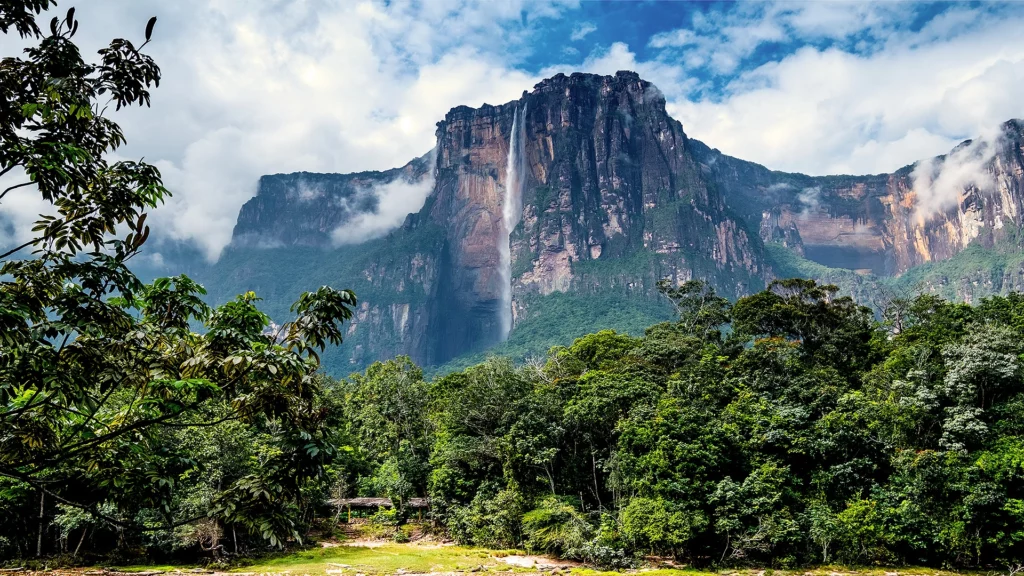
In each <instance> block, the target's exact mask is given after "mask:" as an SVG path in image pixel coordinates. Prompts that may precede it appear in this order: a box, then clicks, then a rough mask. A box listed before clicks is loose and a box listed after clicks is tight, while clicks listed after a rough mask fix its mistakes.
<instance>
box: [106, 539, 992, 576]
mask: <svg viewBox="0 0 1024 576" xmlns="http://www.w3.org/2000/svg"><path fill="white" fill-rule="evenodd" d="M516 553H518V554H522V552H517V551H512V550H489V549H484V548H470V547H465V546H438V545H436V544H420V543H410V544H394V543H380V544H377V545H374V546H335V547H330V548H315V549H309V550H302V551H299V552H292V553H289V554H285V555H281V556H277V557H273V558H270V559H262V560H257V561H255V562H254V563H253V564H251V565H248V566H241V567H237V568H233V569H232V570H231V572H235V573H239V574H260V575H263V574H288V575H291V576H356V575H358V574H363V575H366V576H371V575H373V576H376V575H384V574H407V573H414V574H423V573H456V572H461V573H473V572H481V573H485V572H486V573H492V574H493V573H497V572H501V573H506V574H507V573H532V574H538V572H537V570H536V569H535V568H523V567H515V566H511V565H508V564H506V563H504V562H503V561H502V560H501V558H503V557H505V556H508V555H509V554H516ZM175 569H176V568H175V567H173V566H131V567H124V568H118V570H121V571H125V572H131V571H144V570H162V571H165V572H173V571H175ZM178 569H181V568H178ZM548 573H551V572H550V570H549V571H548ZM557 573H558V574H565V575H566V576H622V575H623V574H636V575H638V576H956V575H965V574H967V575H976V576H994V575H996V574H1000V573H1001V572H1000V571H988V572H983V571H964V572H954V571H948V570H936V569H933V568H916V567H906V568H885V567H856V568H853V567H844V566H819V567H816V568H794V569H782V570H780V569H775V570H772V569H762V568H736V569H733V568H725V569H719V570H714V571H711V570H697V569H691V568H641V569H638V570H628V571H604V570H597V569H594V568H588V567H578V568H572V569H565V570H559V571H557Z"/></svg>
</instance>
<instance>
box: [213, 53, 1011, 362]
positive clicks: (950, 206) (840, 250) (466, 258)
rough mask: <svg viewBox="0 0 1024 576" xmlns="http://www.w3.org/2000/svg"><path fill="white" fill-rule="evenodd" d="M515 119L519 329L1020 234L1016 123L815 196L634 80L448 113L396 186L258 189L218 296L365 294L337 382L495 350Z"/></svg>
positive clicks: (544, 89)
mask: <svg viewBox="0 0 1024 576" xmlns="http://www.w3.org/2000/svg"><path fill="white" fill-rule="evenodd" d="M516 117H518V118H519V121H520V122H521V123H522V130H523V133H524V134H525V137H524V145H523V147H522V153H523V154H524V155H525V160H524V162H523V164H524V166H525V167H526V170H525V172H526V173H525V175H524V184H523V192H522V202H523V210H522V219H521V221H520V223H519V225H518V226H517V227H516V228H515V229H514V230H512V232H511V238H510V239H509V242H510V244H511V247H510V252H511V255H512V258H511V260H512V264H511V288H512V312H513V319H514V326H515V325H519V324H520V323H522V322H525V321H527V320H529V319H530V318H536V317H537V316H538V315H544V314H548V313H550V310H551V309H552V308H551V306H553V304H551V303H552V302H556V301H557V302H562V303H563V305H564V302H565V301H566V300H565V299H566V298H569V299H570V300H572V302H573V305H574V306H577V307H580V306H582V307H586V306H588V303H589V302H591V301H596V299H599V298H604V297H607V296H608V295H609V294H613V295H618V296H620V297H624V298H627V299H630V300H646V301H655V300H657V298H658V296H657V292H656V288H655V285H656V283H657V281H658V280H660V279H662V278H669V279H672V280H673V281H676V282H682V281H685V280H688V279H690V278H703V279H706V280H708V281H710V282H711V283H712V284H713V285H715V287H716V288H717V289H718V290H719V291H720V292H721V293H723V294H725V295H727V296H730V297H736V296H741V295H744V294H747V293H750V292H753V291H756V290H759V289H761V288H762V287H763V286H764V284H765V283H766V282H768V281H770V280H772V279H773V278H774V277H775V272H774V267H775V264H773V260H772V258H771V257H770V256H769V252H767V251H766V249H765V246H764V243H766V242H770V243H777V244H781V245H783V246H785V247H787V248H789V249H790V250H792V251H793V252H795V253H796V254H798V255H802V256H805V257H806V258H808V259H810V260H814V261H817V262H819V263H823V264H826V265H828V266H832V267H840V268H849V269H853V270H858V271H861V272H864V273H868V272H870V273H874V274H878V275H894V274H900V273H903V272H905V271H907V270H909V269H911V268H913V267H914V266H916V265H919V264H921V263H924V262H932V261H938V260H944V259H947V258H950V257H952V256H954V255H955V254H958V253H959V252H961V251H962V250H964V248H965V247H966V246H968V244H971V243H975V244H977V243H981V244H983V245H991V244H993V243H997V242H999V241H1000V240H1001V239H1002V238H1003V237H1008V236H1009V235H1013V234H1015V233H1016V230H1017V224H1019V223H1020V221H1019V218H1020V214H1021V213H1022V212H1021V209H1022V206H1021V204H1022V202H1024V177H1022V173H1024V172H1022V166H1024V161H1022V143H1024V125H1022V123H1021V122H1017V121H1011V122H1008V123H1007V124H1005V125H1004V126H1003V131H1002V133H1001V135H1000V136H999V137H996V138H992V139H989V140H986V141H981V142H974V143H965V144H963V145H961V147H959V148H958V149H957V150H954V151H953V152H951V153H950V155H948V156H946V157H941V158H938V159H934V160H931V161H927V162H921V163H918V164H916V165H914V166H908V167H905V168H903V169H900V170H898V171H896V172H895V173H893V174H882V175H873V176H826V177H811V176H806V175H803V174H790V173H783V172H775V171H771V170H769V169H767V168H765V167H763V166H760V165H758V164H754V163H751V162H746V161H743V160H739V159H737V158H732V157H730V156H727V155H724V154H722V153H721V152H719V151H718V150H714V149H712V148H710V147H708V146H706V145H705V144H703V143H701V142H698V141H696V140H692V139H690V138H688V137H687V136H686V135H685V134H684V132H683V127H682V125H681V124H680V123H679V122H677V121H676V120H674V119H672V118H671V117H669V116H668V114H667V113H666V111H665V101H664V98H663V97H662V95H661V94H660V92H659V91H658V90H657V88H655V87H654V86H653V85H651V84H650V83H648V82H645V81H644V80H642V79H641V78H640V77H639V76H637V75H636V74H635V73H631V72H619V73H618V74H616V75H615V76H596V75H590V74H573V75H571V76H565V75H561V74H560V75H557V76H555V77H553V78H550V79H548V80H544V81H543V82H541V83H540V84H537V85H536V86H535V87H534V89H533V90H532V91H530V92H524V93H523V95H522V97H521V98H519V99H518V100H515V101H512V102H509V103H506V104H502V105H498V106H491V105H484V106H482V107H480V108H468V107H464V106H461V107H457V108H454V109H452V110H451V111H450V112H449V113H448V114H447V115H446V116H445V118H444V119H443V120H442V121H441V122H439V123H438V124H437V132H436V136H437V145H436V148H435V150H434V151H433V153H432V154H428V155H427V156H424V157H423V158H419V159H416V160H414V161H412V162H410V163H409V164H408V165H406V166H404V167H402V168H399V169H395V170H389V171H386V172H367V173H360V174H348V175H334V174H330V175H327V174H320V175H317V174H308V173H300V174H291V175H277V176H266V177H264V178H263V179H261V181H260V188H259V191H258V193H257V195H256V197H255V198H253V199H252V200H251V201H249V202H248V203H247V204H246V205H245V207H243V209H242V212H241V214H240V215H239V219H238V224H237V226H236V228H235V236H234V240H233V243H232V246H231V247H229V250H228V251H227V253H226V255H225V257H224V258H223V259H222V262H221V263H219V264H218V265H217V266H216V267H215V268H216V270H214V272H213V276H212V277H215V278H217V279H218V280H217V281H218V282H223V283H224V285H225V286H226V288H225V290H227V291H228V292H229V293H230V292H239V291H242V290H248V289H256V290H257V292H258V293H260V294H262V295H264V296H266V297H267V303H268V307H269V308H270V309H271V310H281V311H283V310H285V307H284V306H283V304H280V303H279V302H278V300H280V299H282V298H284V297H294V295H295V294H297V293H298V292H299V291H301V290H303V289H306V290H308V289H311V288H313V287H315V286H316V285H317V284H322V283H327V284H332V285H336V286H344V287H351V288H353V289H354V290H355V291H356V293H357V295H358V296H359V298H360V301H361V303H360V305H359V308H358V310H357V312H356V317H355V318H354V319H353V321H352V322H351V323H350V324H349V325H348V327H347V330H348V335H347V337H346V344H345V346H344V347H343V348H342V349H341V351H340V352H339V354H341V355H342V357H341V358H338V359H336V361H335V362H334V363H335V370H334V371H335V372H338V370H339V366H344V367H350V368H360V367H362V366H365V365H366V364H367V363H369V362H372V361H374V360H377V359H381V358H387V357H391V356H393V355H395V354H408V355H410V356H412V358H413V359H414V360H415V361H417V362H419V363H421V364H425V365H434V364H439V363H443V362H446V361H448V360H450V359H452V358H455V357H458V356H460V355H463V354H466V353H467V352H472V351H479V350H484V349H486V348H488V347H490V346H492V345H494V344H496V343H497V342H499V340H500V339H501V338H502V330H501V326H500V320H499V318H500V313H501V307H502V291H503V289H504V288H505V286H504V285H503V284H504V283H505V282H507V280H505V279H504V278H505V277H504V276H503V274H502V273H501V270H500V269H499V266H501V265H502V264H501V260H502V258H501V252H500V250H499V246H500V244H499V243H500V242H504V241H505V236H504V225H503V220H502V201H503V198H504V196H505V193H506V184H507V183H506V181H505V179H506V165H507V163H508V158H509V145H510V137H511V132H512V128H513V119H514V118H516ZM964 174H973V175H974V178H973V179H967V180H965V179H964V178H963V175H964ZM950 175H959V176H957V177H953V176H950ZM430 176H432V177H433V178H434V188H433V191H432V192H431V194H430V196H429V197H428V198H427V201H426V203H425V205H424V206H423V208H422V209H421V210H419V211H418V212H417V213H414V214H410V215H409V216H408V217H407V219H406V221H405V224H404V225H403V226H402V227H401V228H399V229H397V230H395V231H393V232H392V233H391V234H389V235H388V236H387V237H385V238H380V239H377V240H372V241H368V242H365V243H363V244H359V245H358V246H345V247H332V244H331V238H332V234H335V232H336V231H337V230H339V229H342V230H344V227H345V225H346V223H347V222H350V221H351V219H352V218H353V216H354V215H356V214H359V213H361V212H366V211H371V212H372V211H374V210H375V209H376V196H375V195H374V194H373V193H372V192H373V190H374V189H375V187H376V186H379V185H380V184H382V183H387V182H392V181H394V180H396V179H399V178H401V179H406V180H417V179H422V178H425V177H430ZM958 178H959V179H958ZM257 247H271V248H269V249H265V250H255V248H257ZM772 250H775V248H772ZM267 294H270V296H267ZM559 299H561V300H559ZM573 299H574V300H573ZM605 327H608V326H588V327H587V329H588V330H593V329H599V328H605ZM514 334H515V328H513V335H514ZM553 343H554V342H552V344H553Z"/></svg>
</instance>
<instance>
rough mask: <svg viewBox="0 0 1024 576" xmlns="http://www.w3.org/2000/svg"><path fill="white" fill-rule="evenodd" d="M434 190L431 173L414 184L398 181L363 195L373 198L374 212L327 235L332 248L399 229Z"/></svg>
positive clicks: (407, 181)
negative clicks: (375, 206) (375, 198)
mask: <svg viewBox="0 0 1024 576" xmlns="http://www.w3.org/2000/svg"><path fill="white" fill-rule="evenodd" d="M433 189H434V176H433V173H431V174H430V175H428V176H425V177H424V178H421V179H420V180H418V181H410V180H407V179H406V178H398V179H396V180H392V181H391V182H388V183H386V184H380V185H377V186H374V187H372V188H370V189H369V190H367V191H365V192H364V193H365V194H370V195H373V196H376V197H377V209H376V210H375V211H373V212H360V213H358V214H357V215H356V216H355V217H353V218H352V219H351V220H349V221H348V222H346V223H344V224H342V225H341V226H338V227H337V228H335V229H334V231H333V232H332V233H331V240H332V241H333V242H334V244H335V245H337V246H341V245H345V244H359V243H361V242H366V241H367V240H373V239H374V238H380V237H381V236H384V235H386V234H387V233H388V232H391V231H392V230H394V229H395V228H398V227H399V226H401V225H402V222H404V221H405V218H406V216H408V215H409V214H410V213H413V212H417V211H419V209H420V208H422V207H423V203H424V202H426V200H427V196H429V195H430V192H431V191H432V190H433Z"/></svg>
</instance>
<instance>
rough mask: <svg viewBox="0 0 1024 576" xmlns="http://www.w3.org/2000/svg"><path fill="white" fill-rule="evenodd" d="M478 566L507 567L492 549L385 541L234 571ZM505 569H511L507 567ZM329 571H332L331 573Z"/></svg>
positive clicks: (391, 571) (318, 571)
mask: <svg viewBox="0 0 1024 576" xmlns="http://www.w3.org/2000/svg"><path fill="white" fill-rule="evenodd" d="M479 566H484V567H485V568H494V567H498V566H505V565H504V564H499V560H498V559H497V558H496V557H495V556H494V553H493V552H492V551H490V550H484V549H480V548H467V547H463V546H436V545H434V546H431V545H419V544H382V545H380V546H374V547H368V546H335V547H332V548H319V549H314V550H304V551H301V552H296V553H293V554H288V555H286V556H280V557H277V558H273V559H270V560H265V561H261V562H259V563H257V564H254V565H252V566H245V567H242V568H238V569H236V570H234V571H235V572H256V573H260V574H263V573H271V572H275V573H281V572H290V573H292V574H310V575H313V574H351V575H355V574H357V573H359V574H394V573H396V572H398V571H399V570H402V571H406V572H421V573H422V572H453V571H456V570H471V569H473V568H477V567H479ZM505 567H506V568H509V567H507V566H505ZM328 570H329V571H330V572H328Z"/></svg>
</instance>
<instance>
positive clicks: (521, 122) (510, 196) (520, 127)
mask: <svg viewBox="0 0 1024 576" xmlns="http://www.w3.org/2000/svg"><path fill="white" fill-rule="evenodd" d="M523 116H524V118H523V119H520V118H519V109H518V108H516V110H515V112H514V113H513V116H512V131H511V133H510V134H509V138H508V165H507V166H506V167H505V197H504V198H503V200H502V206H501V215H502V218H501V221H502V224H503V230H502V234H500V235H499V240H498V253H499V255H500V260H501V264H500V269H499V272H500V276H501V312H500V314H501V339H502V340H505V339H507V338H508V334H509V332H511V331H512V247H511V237H512V230H514V229H515V227H516V225H517V224H519V219H520V218H522V216H523V181H524V180H525V173H526V154H525V148H526V121H525V116H526V107H525V106H524V107H523Z"/></svg>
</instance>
